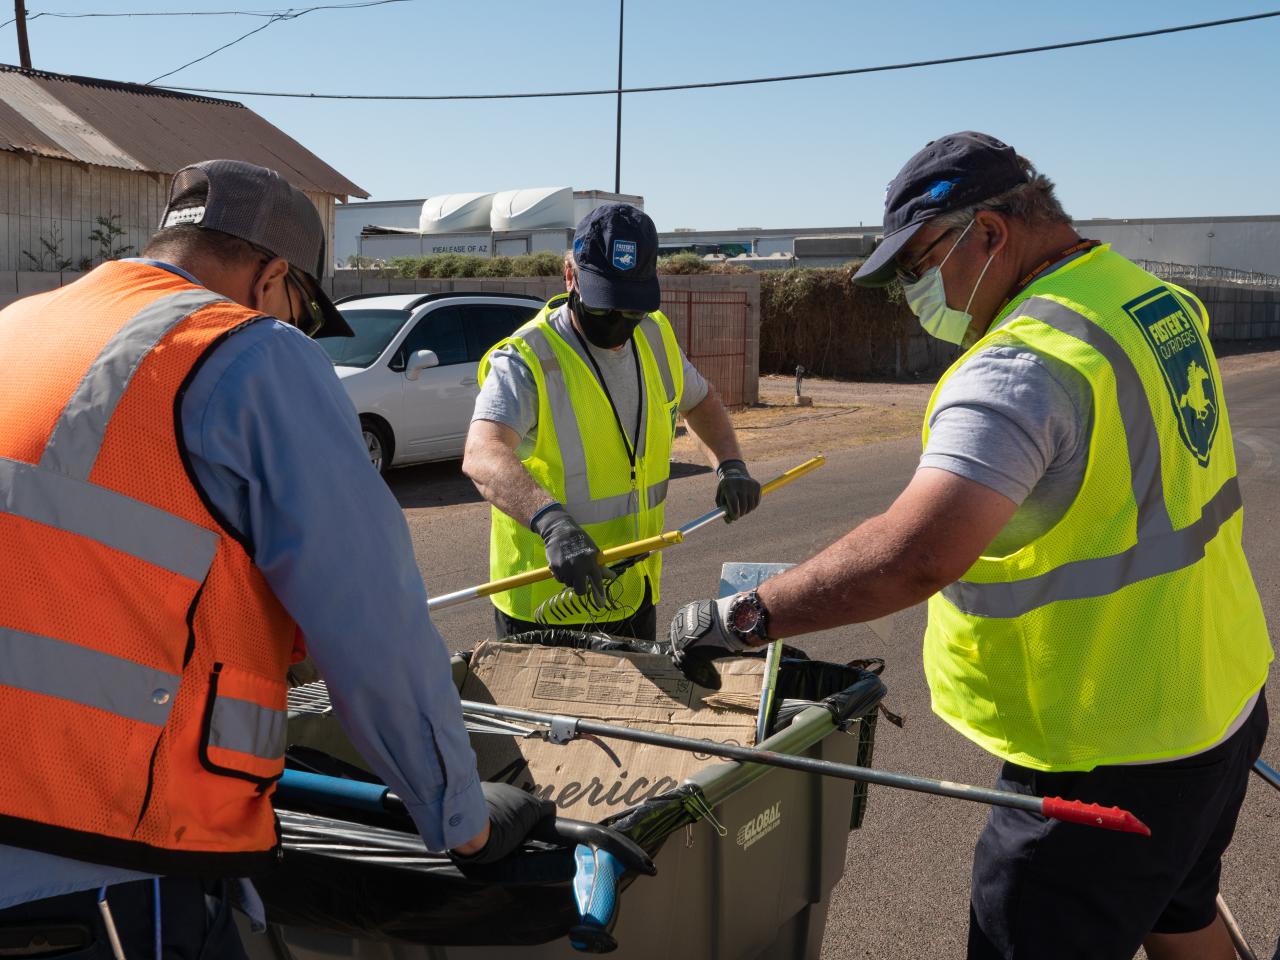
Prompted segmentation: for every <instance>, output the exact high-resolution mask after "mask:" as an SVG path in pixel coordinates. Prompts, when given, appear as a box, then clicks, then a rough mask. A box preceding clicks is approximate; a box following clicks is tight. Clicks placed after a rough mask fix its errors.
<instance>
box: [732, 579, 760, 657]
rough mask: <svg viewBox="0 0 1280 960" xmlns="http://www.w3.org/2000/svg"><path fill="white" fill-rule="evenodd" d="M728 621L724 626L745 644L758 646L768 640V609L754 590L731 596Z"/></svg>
mask: <svg viewBox="0 0 1280 960" xmlns="http://www.w3.org/2000/svg"><path fill="white" fill-rule="evenodd" d="M728 621H729V622H728V623H726V624H725V627H726V628H727V629H728V630H729V632H730V633H732V634H733V635H734V636H735V637H737V638H738V639H739V640H741V641H742V642H743V643H745V644H746V645H747V646H750V647H758V646H761V645H763V644H765V643H768V642H769V611H768V610H767V609H766V608H765V605H764V601H763V600H761V599H760V594H759V593H757V592H756V591H755V590H750V591H748V592H747V593H740V594H738V595H737V596H736V597H734V598H733V601H732V602H731V603H730V604H729V616H728Z"/></svg>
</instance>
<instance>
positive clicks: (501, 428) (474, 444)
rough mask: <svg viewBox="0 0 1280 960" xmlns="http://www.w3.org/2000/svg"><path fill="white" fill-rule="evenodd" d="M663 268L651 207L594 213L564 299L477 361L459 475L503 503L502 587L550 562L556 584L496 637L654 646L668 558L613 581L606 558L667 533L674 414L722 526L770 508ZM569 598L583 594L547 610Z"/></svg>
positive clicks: (509, 614) (504, 615)
mask: <svg viewBox="0 0 1280 960" xmlns="http://www.w3.org/2000/svg"><path fill="white" fill-rule="evenodd" d="M657 259H658V233H657V230H656V228H655V227H654V225H653V221H652V220H651V219H650V218H649V217H648V216H647V215H646V214H645V213H644V211H642V210H640V209H639V208H637V207H634V206H632V205H630V204H626V203H608V204H604V205H602V206H600V207H597V208H596V209H595V210H594V211H592V212H591V213H590V214H588V215H587V216H586V217H585V218H584V219H583V221H582V222H581V223H580V224H579V225H578V229H577V231H576V233H575V236H574V241H573V255H572V256H571V257H570V258H567V260H566V269H565V281H566V285H567V286H568V289H569V292H568V294H567V295H561V296H558V297H555V298H554V299H552V300H551V301H550V302H549V303H548V304H547V305H546V307H545V308H544V309H543V310H542V312H541V313H539V314H538V315H537V316H536V317H534V319H533V320H531V321H530V322H529V323H527V324H525V326H524V327H522V328H521V329H520V330H518V331H516V333H515V335H514V336H512V337H510V338H508V339H506V340H504V341H503V342H502V343H499V344H498V345H497V346H496V347H494V348H493V350H492V351H490V353H489V355H488V356H486V357H485V359H484V360H483V361H482V362H481V364H480V380H481V388H480V395H479V397H478V398H477V400H476V408H475V414H474V416H473V418H472V422H471V430H470V432H469V433H468V436H467V447H466V456H465V459H464V460H463V464H462V468H463V470H464V471H465V472H466V474H467V476H469V477H470V478H471V479H472V480H473V481H474V482H475V484H476V487H477V488H478V489H479V490H480V493H481V494H482V495H483V496H484V498H485V499H486V500H488V501H489V502H490V503H491V504H493V511H492V517H493V518H492V526H491V533H490V548H489V567H490V575H491V577H492V578H493V579H495V580H496V579H499V578H502V577H508V576H512V575H514V574H517V573H522V572H524V571H526V570H531V569H534V568H537V567H543V566H548V565H549V566H550V567H551V570H552V571H553V572H554V573H555V576H556V580H553V581H547V582H544V583H539V584H533V585H531V586H528V587H522V588H519V589H516V590H510V591H507V592H506V593H501V594H497V595H495V596H494V598H493V603H494V607H495V617H496V619H497V625H498V635H499V636H509V635H511V634H515V633H521V632H524V631H527V630H533V629H537V628H539V627H540V626H542V625H543V623H542V622H543V621H545V623H546V624H547V625H550V626H562V625H575V626H576V625H583V624H590V625H592V626H593V627H595V628H597V629H600V630H602V631H604V632H606V633H611V634H614V635H617V636H626V637H635V638H639V639H644V640H653V639H655V636H656V632H657V631H656V615H655V605H656V604H657V602H658V600H659V580H660V577H661V573H662V556H661V554H660V553H655V554H653V556H651V557H649V558H648V559H646V560H643V561H640V562H639V563H636V564H634V565H632V566H630V567H628V568H626V569H624V570H622V571H621V573H620V574H619V575H618V576H617V577H616V578H614V579H613V580H612V581H611V582H609V583H608V584H606V583H605V582H604V579H605V577H608V576H611V574H610V572H609V571H608V570H607V569H606V568H604V567H602V566H601V565H600V563H599V561H598V558H599V552H600V550H603V549H608V548H610V547H616V546H619V545H621V544H624V543H629V542H631V541H633V540H639V539H641V538H643V537H650V536H653V535H654V534H657V533H660V532H662V526H663V510H664V503H665V501H666V496H667V481H668V477H669V474H670V461H671V442H672V440H673V438H674V436H675V427H676V417H677V416H678V415H680V414H683V415H684V418H685V421H686V422H687V423H688V425H689V428H690V430H692V432H693V434H694V435H695V436H696V437H697V438H698V440H699V441H700V442H701V443H702V445H703V446H704V448H705V449H706V450H707V451H708V453H709V455H710V458H711V459H712V461H713V464H714V465H715V467H716V472H717V474H718V476H719V483H718V484H717V487H716V503H717V505H719V506H722V507H724V508H725V511H726V516H725V519H726V520H728V521H732V520H736V519H738V518H739V517H741V516H743V515H745V514H747V513H749V512H750V511H751V510H753V509H755V507H756V505H757V504H758V503H759V502H760V484H758V483H757V482H756V481H755V480H754V479H752V477H751V475H750V474H749V473H748V472H747V467H746V464H745V463H744V462H743V460H742V453H741V451H740V450H739V449H738V442H737V439H736V437H735V436H734V432H733V426H732V424H731V423H730V422H729V417H728V414H727V413H726V412H725V409H724V405H723V404H722V403H721V402H720V398H719V396H718V395H717V394H716V391H715V389H714V388H713V387H712V386H711V384H710V383H708V382H707V381H706V380H704V379H703V377H702V376H701V375H700V374H699V373H698V371H697V370H696V369H695V368H694V367H693V365H692V364H690V363H689V361H688V360H687V359H686V358H685V356H684V354H683V353H682V352H681V350H680V348H679V347H678V346H677V345H676V339H675V334H674V333H673V332H672V330H671V324H670V323H669V322H668V321H667V318H666V317H665V316H663V315H662V313H661V311H659V310H658V304H659V299H660V291H659V288H658V276H657V269H656V267H657ZM562 585H563V586H562ZM565 586H567V587H570V588H572V590H573V591H574V592H575V593H576V594H577V595H578V598H577V599H576V600H574V601H573V602H571V603H554V602H552V603H548V601H549V600H550V598H552V597H553V596H554V595H555V594H557V593H560V592H561V591H563V590H564V589H565Z"/></svg>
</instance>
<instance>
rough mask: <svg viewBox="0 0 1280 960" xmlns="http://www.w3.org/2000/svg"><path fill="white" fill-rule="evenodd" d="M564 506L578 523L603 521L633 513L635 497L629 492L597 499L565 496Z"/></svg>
mask: <svg viewBox="0 0 1280 960" xmlns="http://www.w3.org/2000/svg"><path fill="white" fill-rule="evenodd" d="M564 508H565V509H566V510H568V511H569V515H570V516H572V517H573V519H575V520H577V521H578V522H579V523H605V522H607V521H609V520H618V519H621V518H622V517H629V516H631V515H632V514H633V513H635V512H636V511H635V497H634V495H633V494H631V493H616V494H614V495H613V496H611V497H600V498H599V499H598V500H571V499H568V498H566V499H565V502H564Z"/></svg>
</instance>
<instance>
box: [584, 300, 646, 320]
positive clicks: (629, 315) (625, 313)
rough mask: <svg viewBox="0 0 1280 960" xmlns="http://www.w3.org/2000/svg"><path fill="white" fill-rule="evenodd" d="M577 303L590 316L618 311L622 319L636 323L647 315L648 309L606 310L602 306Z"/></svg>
mask: <svg viewBox="0 0 1280 960" xmlns="http://www.w3.org/2000/svg"><path fill="white" fill-rule="evenodd" d="M579 305H580V306H581V307H582V309H583V310H584V311H586V312H587V313H589V314H591V316H593V317H607V316H608V315H609V314H611V313H618V314H620V315H621V316H622V318H623V319H624V320H632V321H634V322H636V323H639V322H640V321H641V320H643V319H644V318H645V317H647V316H648V315H649V311H647V310H616V311H615V310H608V309H606V308H604V307H588V306H587V305H586V304H585V303H582V302H581V301H579Z"/></svg>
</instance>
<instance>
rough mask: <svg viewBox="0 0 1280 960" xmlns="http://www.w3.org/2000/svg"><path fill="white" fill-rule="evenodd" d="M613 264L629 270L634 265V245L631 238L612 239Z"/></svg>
mask: <svg viewBox="0 0 1280 960" xmlns="http://www.w3.org/2000/svg"><path fill="white" fill-rule="evenodd" d="M613 265H614V266H615V267H617V268H618V269H619V270H631V269H632V268H634V267H635V265H636V245H635V243H634V242H632V241H631V240H615V241H613Z"/></svg>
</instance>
